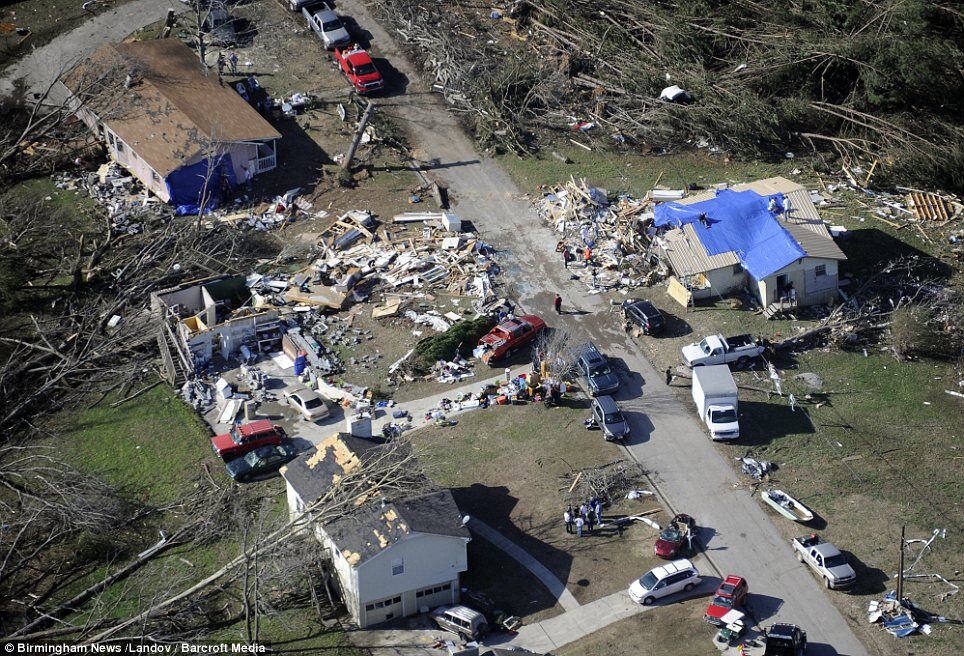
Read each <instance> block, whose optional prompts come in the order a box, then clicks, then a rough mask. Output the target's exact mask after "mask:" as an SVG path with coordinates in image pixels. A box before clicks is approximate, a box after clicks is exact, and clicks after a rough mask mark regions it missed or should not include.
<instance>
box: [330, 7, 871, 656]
mask: <svg viewBox="0 0 964 656" xmlns="http://www.w3.org/2000/svg"><path fill="white" fill-rule="evenodd" d="M340 6H341V9H342V10H343V11H345V13H348V14H352V15H353V16H354V17H355V18H356V20H357V21H358V22H359V24H361V25H364V26H365V28H366V29H368V30H369V31H370V32H371V33H372V37H373V38H372V42H373V43H374V44H375V46H376V48H377V50H378V53H379V54H380V55H382V56H385V57H387V58H388V59H389V60H390V61H391V62H392V64H393V65H394V66H395V67H396V68H397V69H398V70H399V71H400V72H401V73H403V74H405V75H406V76H407V77H408V78H409V80H410V84H409V86H408V89H407V92H406V94H405V95H403V96H397V97H394V98H389V99H387V100H383V101H380V104H381V105H382V106H383V107H382V110H381V111H383V112H385V113H387V114H390V115H391V116H393V117H395V118H396V119H398V120H399V121H400V122H401V123H402V124H403V125H405V126H406V127H407V130H408V132H409V136H410V139H411V140H412V143H413V145H414V146H415V147H417V148H420V149H421V150H423V151H425V152H426V153H428V154H429V156H430V157H437V158H439V160H440V164H441V166H438V167H437V168H436V169H435V170H432V171H429V172H427V175H428V176H429V177H431V178H433V179H436V180H438V181H439V182H441V183H443V184H446V185H447V186H448V187H449V188H450V190H451V197H452V198H453V200H454V202H455V203H456V210H457V211H458V212H459V213H460V214H461V215H462V216H463V217H464V218H467V219H471V220H472V221H473V222H475V224H476V225H477V226H479V227H480V229H481V230H482V231H483V233H484V235H485V237H486V239H487V240H489V241H491V242H493V243H494V244H495V245H496V246H497V247H501V248H504V249H505V250H506V251H507V252H506V253H505V255H506V257H504V258H503V260H502V261H503V263H504V264H505V265H506V269H507V274H508V275H509V276H510V277H511V279H512V282H513V285H514V287H515V291H516V293H517V294H518V296H519V298H520V301H521V302H522V303H523V304H524V306H525V307H526V309H527V310H530V311H535V312H538V313H541V314H543V316H550V314H551V313H552V307H551V300H552V293H553V292H555V291H557V290H558V291H559V292H560V293H561V294H562V296H563V298H564V299H565V300H566V303H567V304H568V305H569V306H570V307H572V306H578V308H579V309H580V310H585V311H587V312H588V314H573V315H567V316H564V317H561V318H560V319H559V321H560V322H562V323H564V324H567V325H569V326H571V327H572V328H574V329H576V330H579V331H582V332H584V333H587V334H588V335H590V336H591V337H592V338H593V339H595V340H596V341H598V342H599V343H600V345H601V346H602V347H603V348H604V350H605V351H607V352H608V353H609V354H611V355H613V356H616V357H618V358H621V359H622V360H623V362H624V363H625V364H626V367H627V368H628V370H629V371H631V372H635V374H636V375H634V376H632V377H631V378H630V379H629V380H627V382H628V383H629V384H628V385H626V386H625V388H626V389H625V390H624V395H625V396H627V397H632V396H634V397H635V398H632V399H628V400H627V401H626V404H625V407H626V410H627V414H628V415H629V417H630V422H631V424H632V427H633V433H634V437H633V439H632V440H631V444H630V445H629V446H628V450H629V452H630V453H631V454H632V456H633V457H634V458H636V459H637V460H638V461H639V462H641V463H642V464H643V465H644V466H645V467H646V468H647V469H649V470H650V471H652V472H653V473H654V478H655V481H656V483H657V485H658V487H659V489H660V491H661V492H662V493H663V495H664V496H665V498H666V499H667V500H668V502H669V503H670V504H671V505H672V506H673V507H674V508H678V509H679V510H681V511H683V510H685V511H687V512H690V513H692V514H695V515H696V516H697V517H698V518H699V519H700V520H701V523H702V524H704V525H706V526H710V527H712V529H713V531H712V533H713V534H712V535H711V536H710V535H704V536H703V541H704V542H705V543H707V552H706V555H707V556H708V557H709V559H710V560H711V561H712V563H714V564H715V566H716V568H717V569H718V570H719V571H718V573H729V572H733V573H740V574H744V575H747V576H749V577H750V579H751V585H752V587H753V591H754V593H755V595H754V608H753V610H754V614H755V615H756V616H757V618H758V619H759V620H760V621H762V622H764V623H765V624H769V623H771V622H772V621H775V620H783V621H790V622H795V623H798V624H800V625H802V626H804V627H805V628H806V629H807V631H808V633H809V636H810V639H811V641H812V643H813V644H812V646H811V650H810V652H809V653H811V654H815V655H826V654H841V655H848V656H866V655H867V651H866V649H865V648H864V647H863V645H861V643H860V642H859V641H858V640H857V638H856V637H855V636H854V634H853V632H852V631H851V629H850V627H849V626H848V625H847V623H846V621H845V620H844V618H843V616H842V615H841V614H840V613H839V612H838V611H837V609H836V608H835V607H834V606H833V604H832V603H831V601H830V599H829V598H828V596H827V595H828V593H827V592H826V591H825V590H824V589H823V588H822V587H821V586H820V585H819V584H818V582H817V581H816V579H815V578H813V577H812V576H811V575H810V574H809V572H807V571H806V570H805V569H804V568H803V567H802V566H801V565H800V564H799V563H797V561H796V560H795V559H794V557H793V555H792V552H791V549H790V546H789V544H787V543H786V541H784V540H783V538H782V537H781V536H780V534H779V533H778V532H777V530H776V528H775V526H774V525H773V523H772V522H771V521H770V518H769V517H768V516H767V514H766V513H765V511H764V509H763V508H762V506H761V505H760V504H758V503H757V502H756V501H755V500H754V499H753V498H752V497H751V496H750V495H749V494H748V493H747V492H745V491H743V490H736V489H734V488H733V483H734V482H735V480H736V477H735V475H734V472H733V469H732V468H731V466H730V464H729V463H727V462H726V461H725V460H724V459H723V456H722V455H721V454H720V452H719V451H717V449H716V447H714V445H713V444H712V443H711V442H710V441H709V439H708V438H707V437H706V435H705V433H704V432H703V430H702V428H701V426H700V425H699V424H698V423H697V422H696V419H695V417H694V416H693V415H692V414H691V413H690V411H689V408H687V407H684V405H683V404H681V403H680V402H679V401H678V400H677V399H676V397H675V396H674V394H673V393H672V390H670V389H669V388H667V387H666V386H665V385H664V383H663V381H662V380H661V376H660V375H659V374H657V372H656V371H654V370H653V368H652V366H651V365H650V364H649V362H648V361H647V360H646V359H645V358H644V357H643V355H642V353H641V352H640V350H639V349H638V348H636V347H635V346H634V345H633V344H632V343H631V341H630V340H628V339H627V338H626V336H625V335H624V334H623V333H622V332H621V331H620V330H619V327H618V322H616V321H614V320H613V318H612V317H610V316H607V313H608V312H609V307H610V306H609V305H608V300H607V299H606V298H604V297H602V296H589V295H587V294H586V286H585V285H584V284H582V283H579V282H573V281H571V280H569V279H568V276H567V275H564V273H563V270H562V267H561V266H560V264H561V263H560V262H559V258H558V256H557V254H556V253H555V252H554V246H555V243H556V241H557V235H555V234H554V233H552V232H551V231H550V230H549V228H548V227H546V226H545V224H544V223H543V222H542V220H541V219H540V218H539V217H538V216H537V214H536V213H535V212H534V210H533V208H532V207H531V205H530V204H529V203H528V202H527V201H526V200H525V199H523V198H521V197H520V193H519V190H518V189H517V188H516V186H515V185H514V184H513V182H512V181H511V180H510V179H509V177H508V176H507V175H506V174H505V173H504V172H503V171H502V170H501V169H500V168H499V166H498V165H497V164H496V163H495V162H493V161H492V160H490V159H486V158H483V157H480V155H479V154H478V153H477V152H476V149H475V146H474V144H473V143H472V142H471V141H470V140H469V138H468V137H466V136H465V134H464V133H463V131H462V130H461V129H460V128H459V126H458V125H457V123H456V121H455V119H454V118H453V115H452V114H451V113H450V112H448V111H445V108H446V104H445V103H444V102H443V101H441V100H440V99H439V97H438V96H436V95H432V94H431V93H430V92H428V91H427V90H426V88H425V87H424V85H422V84H420V83H419V82H418V78H417V74H416V72H415V71H414V70H413V68H412V66H411V64H410V63H409V62H408V61H407V60H406V59H405V57H404V55H403V53H402V52H401V51H400V50H399V49H398V47H397V45H396V44H395V43H394V40H393V37H392V36H390V35H389V34H388V33H387V32H386V31H385V30H384V29H383V28H382V27H381V26H380V25H379V24H378V23H377V22H376V21H375V19H374V18H373V17H372V15H371V14H370V13H369V12H368V10H367V9H366V8H365V6H364V5H363V4H362V3H361V2H359V0H343V1H342V2H341V3H340ZM553 318H554V317H553ZM640 377H641V378H640Z"/></svg>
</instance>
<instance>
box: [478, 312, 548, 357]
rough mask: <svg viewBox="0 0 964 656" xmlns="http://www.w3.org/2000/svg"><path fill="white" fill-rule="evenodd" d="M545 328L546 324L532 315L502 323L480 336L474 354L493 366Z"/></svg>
mask: <svg viewBox="0 0 964 656" xmlns="http://www.w3.org/2000/svg"><path fill="white" fill-rule="evenodd" d="M545 328H546V322H545V321H543V320H542V319H540V318H539V317H537V316H536V315H534V314H527V315H525V316H522V317H516V318H515V319H509V320H507V321H503V322H502V323H500V324H499V325H497V326H496V327H495V328H493V329H492V330H490V331H489V332H488V333H487V334H485V335H483V336H482V339H480V340H479V345H478V346H477V347H476V349H475V353H477V354H478V357H479V358H480V359H481V360H482V362H484V363H486V364H495V363H496V362H497V361H498V360H501V359H502V358H504V357H509V356H511V355H512V354H513V353H515V352H516V351H518V350H519V347H521V346H524V345H526V344H528V343H529V342H531V341H532V340H534V339H535V338H536V337H538V336H539V333H541V332H542V331H543V330H545Z"/></svg>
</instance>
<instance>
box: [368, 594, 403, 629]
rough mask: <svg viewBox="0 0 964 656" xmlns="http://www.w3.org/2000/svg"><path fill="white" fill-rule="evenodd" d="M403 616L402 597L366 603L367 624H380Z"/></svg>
mask: <svg viewBox="0 0 964 656" xmlns="http://www.w3.org/2000/svg"><path fill="white" fill-rule="evenodd" d="M401 616H402V598H401V597H389V598H387V599H382V600H381V601H374V602H371V603H368V604H365V624H366V625H369V624H379V623H380V622H387V621H388V620H393V619H395V618H397V617H401Z"/></svg>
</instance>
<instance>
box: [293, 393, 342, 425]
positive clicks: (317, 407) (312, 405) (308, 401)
mask: <svg viewBox="0 0 964 656" xmlns="http://www.w3.org/2000/svg"><path fill="white" fill-rule="evenodd" d="M285 400H286V401H287V402H288V405H290V406H291V407H292V408H294V409H295V410H297V411H298V412H299V413H301V417H302V419H305V420H306V421H317V420H319V419H326V418H327V417H328V416H329V415H331V411H329V410H328V406H327V405H325V401H324V400H323V399H322V398H321V397H320V396H318V392H315V391H314V390H310V389H307V388H304V387H299V388H298V389H295V390H291V391H286V392H285Z"/></svg>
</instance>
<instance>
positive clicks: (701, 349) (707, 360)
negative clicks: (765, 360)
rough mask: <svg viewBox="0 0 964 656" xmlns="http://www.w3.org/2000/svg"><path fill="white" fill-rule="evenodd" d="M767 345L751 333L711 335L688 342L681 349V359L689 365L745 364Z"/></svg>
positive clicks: (759, 353)
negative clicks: (726, 335) (729, 335)
mask: <svg viewBox="0 0 964 656" xmlns="http://www.w3.org/2000/svg"><path fill="white" fill-rule="evenodd" d="M765 348H766V347H765V346H764V345H763V342H761V341H760V340H757V339H753V337H752V336H750V335H736V336H734V337H724V336H723V335H710V336H709V337H704V338H703V339H702V340H701V341H699V342H695V343H693V344H688V345H686V346H684V347H683V348H681V349H680V359H681V360H682V361H683V364H685V365H686V366H687V367H702V366H703V365H707V364H729V363H730V362H736V363H737V364H739V365H741V366H742V365H745V364H746V363H748V362H749V361H750V360H751V359H752V358H755V357H758V356H759V355H761V354H762V353H763V350H764V349H765Z"/></svg>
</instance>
